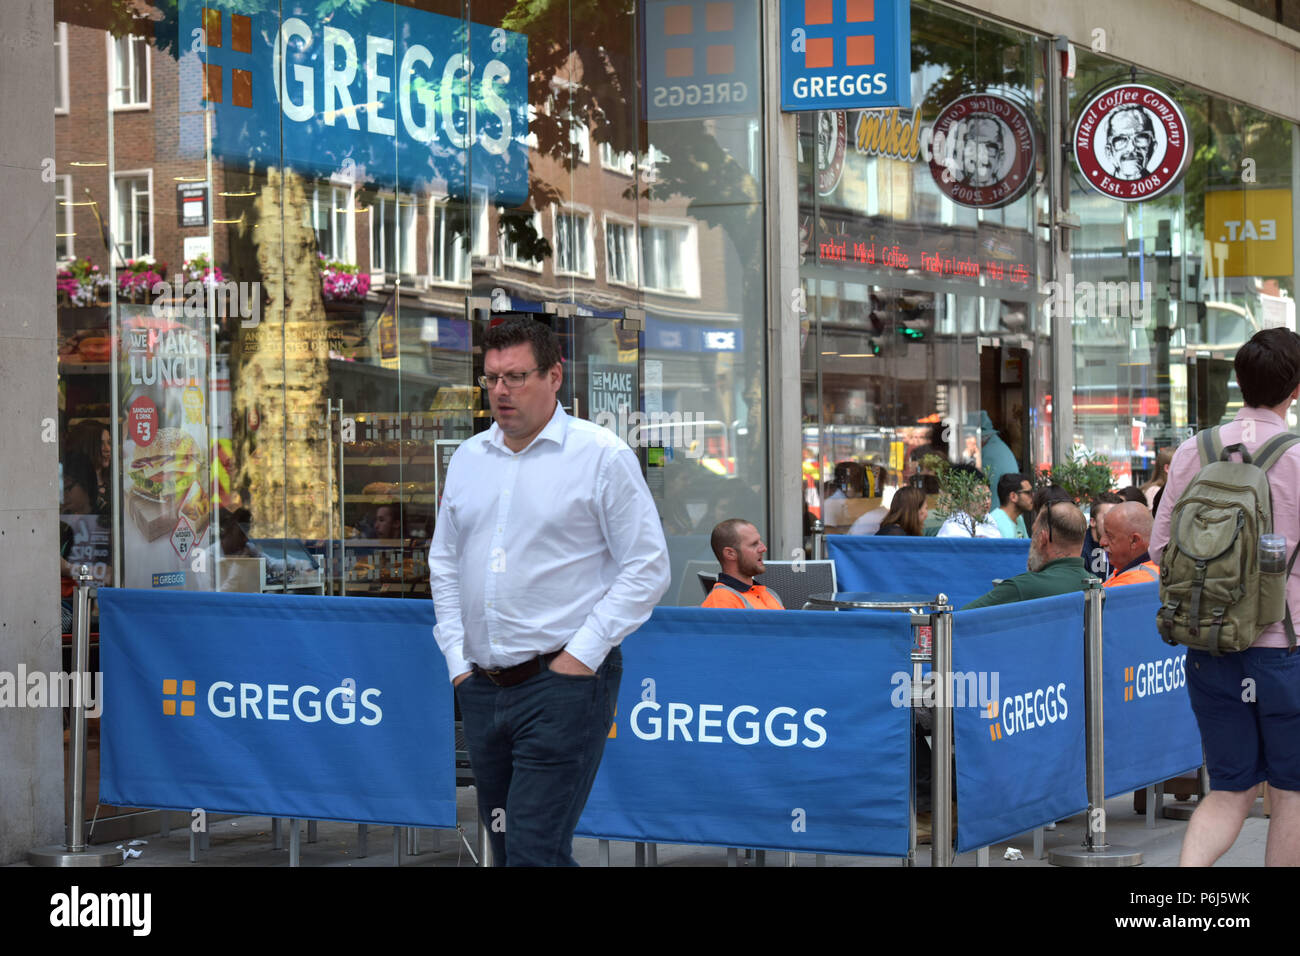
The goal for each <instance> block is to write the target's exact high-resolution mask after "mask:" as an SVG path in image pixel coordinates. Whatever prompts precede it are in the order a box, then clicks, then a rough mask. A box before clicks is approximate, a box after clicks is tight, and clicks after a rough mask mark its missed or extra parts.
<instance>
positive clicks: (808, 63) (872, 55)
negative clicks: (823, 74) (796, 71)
mask: <svg viewBox="0 0 1300 956" xmlns="http://www.w3.org/2000/svg"><path fill="white" fill-rule="evenodd" d="M834 6H835V4H834V2H833V0H804V5H803V22H804V25H805V26H810V27H811V26H829V25H831V24H833V23H834V22H835V13H834ZM875 19H876V4H875V0H844V19H843V21H842V22H843V23H871V22H872V21H874V20H875ZM837 39H839V38H837V37H816V36H809V37H808V39H807V41H806V42H805V46H804V54H803V59H804V66H805V67H807V68H808V69H810V70H823V69H827V68H834V67H836V66H872V65H874V64H875V62H876V37H875V34H874V33H859V34H854V35H851V36H846V37H843V38H842V39H843V46H842V47H840V50H839V55H837V51H836V42H835V41H836V40H837Z"/></svg>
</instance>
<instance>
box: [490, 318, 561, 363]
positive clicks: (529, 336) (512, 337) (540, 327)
mask: <svg viewBox="0 0 1300 956" xmlns="http://www.w3.org/2000/svg"><path fill="white" fill-rule="evenodd" d="M525 342H527V343H528V344H529V345H531V346H532V347H533V361H534V362H536V363H537V367H538V368H540V369H543V370H545V369H549V368H552V367H553V366H556V365H559V364H560V340H559V339H558V338H556V336H555V333H554V332H553V331H552V330H551V329H550V327H549V326H547V325H546V324H545V323H543V322H538V321H537V320H536V319H523V318H520V319H507V320H506V321H504V322H502V323H501V324H500V325H494V326H492V328H490V329H488V330H487V333H486V334H485V335H484V336H483V352H484V354H486V353H488V352H490V351H492V350H493V349H508V348H511V347H512V346H515V345H523V344H524V343H525Z"/></svg>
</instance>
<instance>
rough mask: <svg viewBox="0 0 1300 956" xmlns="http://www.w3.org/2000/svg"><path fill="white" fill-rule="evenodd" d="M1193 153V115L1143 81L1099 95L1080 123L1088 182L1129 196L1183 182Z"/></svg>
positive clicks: (1077, 136)
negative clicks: (1188, 115)
mask: <svg viewBox="0 0 1300 956" xmlns="http://www.w3.org/2000/svg"><path fill="white" fill-rule="evenodd" d="M1191 156H1192V142H1191V136H1190V131H1189V129H1188V126H1187V118H1186V117H1185V116H1183V111H1182V110H1181V109H1179V108H1178V104H1177V103H1175V102H1174V101H1173V99H1172V98H1170V97H1169V96H1166V95H1165V94H1164V93H1161V92H1160V91H1159V90H1156V89H1152V88H1151V87H1149V86H1142V85H1141V84H1137V83H1127V84H1124V85H1122V86H1113V87H1111V88H1110V89H1108V90H1104V91H1102V92H1101V93H1098V94H1097V95H1096V96H1094V97H1093V98H1092V99H1091V100H1090V101H1089V102H1088V105H1087V106H1085V107H1084V108H1083V111H1082V112H1081V113H1080V115H1079V121H1078V123H1077V124H1076V125H1075V128H1074V158H1075V160H1076V161H1077V162H1078V164H1079V171H1080V172H1081V173H1083V178H1084V179H1086V180H1087V181H1088V185H1089V186H1091V187H1092V188H1093V189H1095V190H1097V192H1099V193H1101V194H1103V195H1105V196H1109V197H1110V198H1112V199H1119V200H1122V201H1124V202H1139V201H1141V200H1143V199H1153V198H1155V197H1156V196H1159V195H1161V194H1163V193H1165V192H1167V191H1168V190H1170V189H1172V188H1173V187H1174V186H1175V185H1177V184H1178V181H1179V180H1180V179H1181V178H1182V175H1183V172H1184V171H1185V170H1186V169H1187V164H1188V162H1189V161H1190V160H1191Z"/></svg>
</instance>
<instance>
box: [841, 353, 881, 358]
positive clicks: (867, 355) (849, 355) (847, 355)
mask: <svg viewBox="0 0 1300 956" xmlns="http://www.w3.org/2000/svg"><path fill="white" fill-rule="evenodd" d="M875 357H876V353H875V352H845V353H844V354H843V355H841V356H840V358H875Z"/></svg>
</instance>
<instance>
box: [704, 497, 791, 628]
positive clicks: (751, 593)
mask: <svg viewBox="0 0 1300 956" xmlns="http://www.w3.org/2000/svg"><path fill="white" fill-rule="evenodd" d="M709 544H710V545H712V547H713V554H714V556H715V557H716V558H717V559H718V564H719V565H721V566H722V573H721V574H719V575H718V583H717V584H715V585H713V590H712V591H711V592H709V596H708V597H706V598H705V599H704V603H703V604H701V605H700V606H701V607H724V608H735V609H739V610H744V609H746V608H748V609H749V610H751V611H783V610H785V605H784V604H782V603H781V599H780V598H779V597H777V596H776V593H775V592H773V591H769V590H768V589H767V588H765V587H763V585H761V584H755V583H754V575H756V574H762V573H763V572H764V571H766V570H767V568H766V567H765V566H764V565H763V555H765V554H767V545H765V544H763V539H762V538H761V537H759V534H758V529H757V528H755V527H754V526H753V525H752V524H750V523H749V522H748V521H746V520H744V519H743V518H728V519H727V520H726V521H723V522H721V523H720V524H719V525H718V526H717V527H716V528H714V529H713V537H712V538H711V539H710V540H709Z"/></svg>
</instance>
